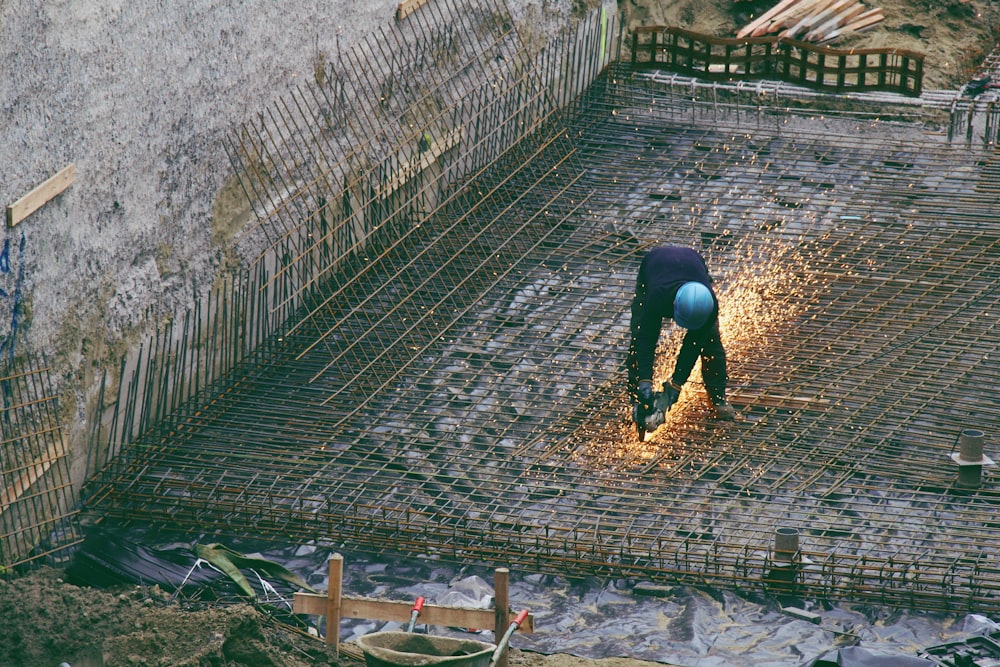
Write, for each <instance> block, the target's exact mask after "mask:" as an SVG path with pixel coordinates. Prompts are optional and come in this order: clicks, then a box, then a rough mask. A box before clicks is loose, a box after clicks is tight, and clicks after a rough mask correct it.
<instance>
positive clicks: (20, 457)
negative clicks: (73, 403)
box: [0, 360, 81, 574]
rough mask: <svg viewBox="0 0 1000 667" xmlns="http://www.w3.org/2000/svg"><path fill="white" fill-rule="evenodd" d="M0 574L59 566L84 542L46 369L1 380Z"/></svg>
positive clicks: (27, 369)
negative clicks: (48, 564) (42, 565)
mask: <svg viewBox="0 0 1000 667" xmlns="http://www.w3.org/2000/svg"><path fill="white" fill-rule="evenodd" d="M0 397H2V401H3V409H2V410H0V433H2V435H3V441H2V443H0V445H2V446H0V574H4V573H7V572H12V571H18V570H19V569H21V568H23V567H26V566H29V565H31V564H36V563H39V562H43V561H45V562H59V561H61V560H62V559H63V558H65V557H66V556H67V554H68V550H69V549H71V548H72V547H73V546H75V545H76V544H78V543H79V542H80V539H81V538H80V535H79V533H78V532H77V524H76V515H77V510H76V509H75V508H74V506H73V498H72V496H73V489H72V486H73V485H72V480H71V479H70V474H69V461H68V457H67V452H66V443H65V442H64V441H63V435H62V430H61V428H60V426H59V417H58V408H57V401H56V396H55V394H53V392H52V383H51V381H50V378H49V369H48V368H47V367H44V366H42V367H35V364H34V363H33V362H32V361H31V360H25V361H24V362H23V366H22V368H21V369H19V370H17V371H12V370H10V369H9V368H5V372H4V373H3V374H2V376H0Z"/></svg>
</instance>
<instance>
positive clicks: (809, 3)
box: [753, 0, 823, 37]
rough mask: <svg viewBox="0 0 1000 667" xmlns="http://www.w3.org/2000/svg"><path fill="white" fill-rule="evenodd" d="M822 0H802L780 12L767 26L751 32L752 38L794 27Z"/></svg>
mask: <svg viewBox="0 0 1000 667" xmlns="http://www.w3.org/2000/svg"><path fill="white" fill-rule="evenodd" d="M822 1H823V0H802V2H800V3H798V4H796V5H795V6H793V7H790V8H788V9H787V10H786V11H783V12H781V13H780V14H778V15H777V16H775V17H774V19H773V20H772V21H771V22H770V24H768V25H767V26H762V27H760V28H757V29H756V30H754V32H753V36H754V37H760V36H762V35H764V34H765V33H773V32H777V31H778V30H780V29H781V28H787V27H789V26H792V25H795V23H796V22H797V21H799V20H800V19H801V18H802V17H803V16H808V15H809V14H811V13H812V12H813V8H814V7H815V5H816V3H818V2H822Z"/></svg>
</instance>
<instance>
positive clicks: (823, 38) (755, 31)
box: [736, 0, 885, 44]
mask: <svg viewBox="0 0 1000 667" xmlns="http://www.w3.org/2000/svg"><path fill="white" fill-rule="evenodd" d="M884 18H885V16H884V15H883V13H882V10H881V9H868V8H867V7H865V5H863V4H862V3H860V2H858V1H857V0H780V2H778V4H776V5H775V6H774V7H772V8H771V9H769V10H767V11H766V12H764V13H763V14H761V15H760V16H758V17H757V18H756V19H754V20H753V21H751V22H750V23H748V24H746V25H745V26H743V28H741V29H740V30H739V32H737V33H736V37H737V38H738V39H743V38H745V37H763V36H764V35H777V36H778V37H785V38H789V39H798V40H802V41H805V42H815V43H817V44H824V43H826V42H831V41H833V40H835V39H837V38H838V37H844V36H845V35H849V34H851V33H857V32H863V31H865V30H871V29H872V28H874V27H875V26H877V25H878V24H879V23H881V22H882V20H883V19H884Z"/></svg>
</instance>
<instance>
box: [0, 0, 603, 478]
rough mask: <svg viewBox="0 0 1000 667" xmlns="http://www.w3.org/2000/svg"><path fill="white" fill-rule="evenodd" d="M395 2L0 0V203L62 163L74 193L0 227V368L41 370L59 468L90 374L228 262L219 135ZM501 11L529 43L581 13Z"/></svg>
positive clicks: (229, 206)
mask: <svg viewBox="0 0 1000 667" xmlns="http://www.w3.org/2000/svg"><path fill="white" fill-rule="evenodd" d="M433 1H434V0H431V2H433ZM596 4H598V3H596V2H590V3H589V6H590V7H593V6H595V5H596ZM396 6H397V3H396V2H390V1H386V0H365V1H363V2H362V1H356V0H333V1H332V2H318V1H316V0H291V1H287V2H272V1H270V0H242V1H240V0H234V1H233V2H219V1H218V0H175V1H172V2H163V1H162V0H157V1H155V2H145V3H126V2H122V1H120V0H98V1H92V2H70V1H67V0H60V1H55V2H45V3H43V2H40V1H39V0H0V63H3V65H2V67H3V70H2V76H0V162H2V164H3V169H2V172H0V173H2V177H0V202H2V204H3V205H4V207H6V206H8V205H10V204H11V203H13V202H14V201H16V200H17V199H19V198H20V197H22V196H23V195H24V194H26V193H27V192H29V191H30V190H31V189H32V188H34V187H35V186H36V185H38V184H39V183H41V182H42V181H44V180H45V179H47V178H48V177H50V176H51V175H53V174H54V173H56V172H57V171H59V170H60V169H62V168H63V167H65V166H66V165H68V164H70V163H74V164H75V165H76V180H75V182H74V183H73V185H71V186H70V187H69V188H68V189H67V190H66V191H65V192H63V193H62V194H60V195H59V196H57V197H56V198H55V199H53V200H52V201H50V202H49V203H47V204H46V205H44V206H43V207H42V208H41V209H39V210H38V211H37V212H35V213H34V214H32V215H31V216H29V217H28V218H26V219H25V220H24V221H23V222H21V223H20V224H18V225H16V226H15V227H13V228H10V227H7V228H5V229H4V232H3V234H4V238H3V243H4V246H3V248H2V250H0V355H2V356H3V358H4V359H10V360H17V359H23V358H28V357H29V356H30V357H31V358H37V357H38V355H44V356H45V358H46V359H47V360H48V362H49V363H50V364H51V365H52V367H53V371H54V378H55V382H56V383H57V386H58V390H59V392H60V394H61V396H62V408H63V423H64V424H65V425H66V426H67V431H68V433H67V435H68V438H69V441H70V445H71V448H72V451H73V455H74V458H76V459H81V458H82V457H83V456H84V455H85V452H84V451H83V449H84V448H85V445H86V439H87V433H88V428H89V425H88V424H87V423H86V421H87V416H88V415H89V414H92V407H93V404H94V402H95V401H96V398H97V393H98V388H99V383H100V380H101V378H102V377H103V375H104V372H105V369H107V368H112V369H114V368H116V367H117V364H118V362H119V359H120V358H121V356H122V355H123V354H124V353H125V352H126V351H127V350H128V349H130V348H134V347H135V346H136V345H138V344H139V342H140V341H142V340H143V339H144V338H146V337H148V336H149V335H150V333H151V332H152V331H154V330H155V329H156V328H157V327H158V326H159V325H161V324H162V323H163V322H164V321H166V320H167V319H168V318H170V317H172V316H173V314H175V313H179V312H182V311H183V310H185V309H186V308H188V307H189V306H190V305H191V304H192V303H193V302H194V300H195V299H197V298H199V297H200V296H202V295H204V294H205V293H206V292H207V290H208V289H209V288H210V287H211V286H212V284H213V283H214V282H216V281H217V280H218V279H219V276H220V275H221V274H222V273H223V272H224V271H225V270H226V269H227V268H230V267H232V266H233V265H235V264H238V263H239V258H238V257H236V256H235V254H234V252H233V246H232V240H233V238H234V235H235V234H237V233H238V232H240V231H241V230H242V229H244V227H245V226H246V225H247V223H248V222H249V221H250V211H249V208H248V206H247V205H246V202H245V198H244V195H243V193H242V191H241V190H240V188H239V185H238V184H237V182H236V179H235V178H234V176H233V173H232V170H231V168H230V165H229V162H228V159H227V157H226V154H225V152H224V150H223V147H222V145H221V140H222V138H223V137H225V136H226V134H227V133H228V132H229V131H230V130H231V129H232V128H233V127H234V126H236V125H237V124H239V123H240V122H241V121H243V120H245V119H247V118H249V117H251V116H252V114H254V113H255V112H258V111H263V110H264V109H265V108H266V107H267V105H268V103H269V102H271V101H273V100H274V99H276V98H278V97H279V96H280V95H281V94H282V93H283V92H284V91H286V90H287V89H288V87H289V86H292V85H295V84H296V83H297V82H301V81H305V80H308V79H309V77H313V76H315V74H314V73H315V71H316V65H317V63H320V62H323V61H324V60H326V59H329V58H330V57H331V55H332V54H336V53H337V52H338V51H340V50H346V49H351V48H352V47H354V46H355V45H357V44H358V42H359V41H361V39H362V38H363V37H365V36H366V35H368V34H370V33H371V32H373V31H375V30H376V29H378V28H379V26H381V25H384V24H387V23H390V22H392V21H394V20H395V10H396ZM508 6H509V7H510V10H511V13H512V15H513V17H514V18H515V20H516V21H517V22H518V23H519V24H520V25H524V26H529V27H526V28H525V30H531V31H534V32H537V33H539V34H544V31H545V30H547V29H549V28H552V29H554V28H555V27H557V26H559V25H562V24H564V23H565V21H566V20H567V19H568V18H569V17H571V16H572V15H573V14H574V11H575V12H577V13H581V12H582V11H583V10H585V9H586V8H587V6H588V3H585V2H574V1H573V0H552V1H549V0H509V2H508ZM610 8H611V9H612V10H613V9H614V6H613V5H611V6H610ZM77 469H78V470H79V466H77ZM76 477H77V479H75V482H76V484H79V483H80V482H81V481H82V480H81V479H79V477H80V475H79V474H77V475H76Z"/></svg>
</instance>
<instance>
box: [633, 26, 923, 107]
mask: <svg viewBox="0 0 1000 667" xmlns="http://www.w3.org/2000/svg"><path fill="white" fill-rule="evenodd" d="M632 67H633V69H664V70H670V71H675V72H679V73H682V74H688V75H691V76H696V77H700V78H705V79H710V80H715V81H720V80H721V81H733V80H749V79H776V80H779V81H787V82H789V83H793V84H798V85H801V86H806V87H809V88H816V89H820V90H829V91H835V92H860V91H884V92H892V93H899V94H901V95H908V96H913V97H919V96H920V93H921V90H922V84H923V76H924V56H923V55H922V54H920V53H916V52H914V51H906V50H903V49H849V50H840V49H832V48H828V47H824V46H816V45H815V44H810V43H808V42H800V41H798V40H793V39H778V38H775V37H750V38H745V39H728V38H722V37H710V36H708V35H702V34H699V33H696V32H691V31H690V30H683V29H681V28H669V27H664V26H643V27H639V28H636V30H635V31H634V32H633V33H632Z"/></svg>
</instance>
